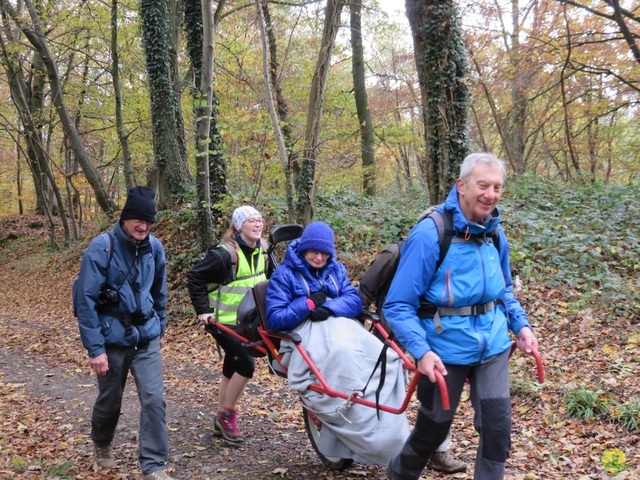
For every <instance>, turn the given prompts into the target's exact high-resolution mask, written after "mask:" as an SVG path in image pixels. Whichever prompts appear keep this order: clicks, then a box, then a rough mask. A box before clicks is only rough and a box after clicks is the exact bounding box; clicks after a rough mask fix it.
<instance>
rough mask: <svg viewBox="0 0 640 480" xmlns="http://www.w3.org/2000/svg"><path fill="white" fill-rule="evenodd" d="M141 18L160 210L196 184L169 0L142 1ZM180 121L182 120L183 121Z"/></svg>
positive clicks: (153, 179) (154, 182)
mask: <svg viewBox="0 0 640 480" xmlns="http://www.w3.org/2000/svg"><path fill="white" fill-rule="evenodd" d="M140 18H141V22H142V32H143V37H144V50H145V57H146V64H147V74H148V77H149V96H150V102H151V121H152V132H153V150H154V154H155V162H154V167H155V171H154V174H153V178H152V179H150V180H151V181H150V182H149V183H151V184H152V185H154V186H156V190H157V195H158V207H159V209H165V208H168V207H171V206H173V205H175V204H176V203H178V202H179V201H180V200H181V199H182V198H184V196H185V194H187V193H188V191H189V190H190V187H191V186H192V184H193V182H192V180H191V176H190V174H189V169H188V166H187V161H186V158H183V156H182V154H183V150H184V148H183V145H181V140H180V136H181V135H183V134H184V133H183V132H184V128H182V130H180V129H181V127H182V122H181V121H179V120H178V117H177V115H178V113H179V110H180V106H179V105H176V95H175V92H174V89H175V88H176V85H175V84H174V77H173V72H172V68H171V58H170V51H169V50H170V34H169V5H168V0H142V1H141V2H140ZM180 118H181V117H180Z"/></svg>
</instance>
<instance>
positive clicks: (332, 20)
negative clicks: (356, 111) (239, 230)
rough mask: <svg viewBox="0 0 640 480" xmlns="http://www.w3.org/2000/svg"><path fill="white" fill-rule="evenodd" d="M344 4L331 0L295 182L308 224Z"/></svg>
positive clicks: (299, 215)
mask: <svg viewBox="0 0 640 480" xmlns="http://www.w3.org/2000/svg"><path fill="white" fill-rule="evenodd" d="M344 3H345V0H327V6H326V8H325V19H324V28H323V32H322V42H321V44H320V51H319V52H318V60H317V62H316V67H315V71H314V74H313V79H312V80H311V87H310V91H309V102H308V110H307V126H306V130H305V140H304V156H303V158H302V160H301V162H300V170H299V171H298V172H297V175H296V182H295V183H296V190H297V194H298V198H297V204H296V216H297V219H298V222H300V223H302V224H304V225H306V224H308V223H309V222H310V221H311V219H312V218H313V197H314V195H315V171H316V164H317V162H318V147H319V144H320V132H321V130H322V107H323V105H324V94H325V88H326V84H327V76H328V74H329V68H330V67H331V54H332V52H333V45H334V43H335V39H336V34H337V33H338V25H339V22H340V13H341V12H342V7H343V6H344Z"/></svg>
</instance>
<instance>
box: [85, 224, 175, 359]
mask: <svg viewBox="0 0 640 480" xmlns="http://www.w3.org/2000/svg"><path fill="white" fill-rule="evenodd" d="M109 233H110V235H111V236H112V238H113V254H112V257H111V261H110V262H108V260H109V249H110V248H111V245H110V240H109V237H108V235H98V236H97V237H95V238H94V239H93V240H92V241H91V243H90V244H89V246H88V247H87V248H86V250H85V251H84V253H83V255H82V264H81V266H80V273H79V274H78V278H77V279H76V280H75V282H74V286H73V296H74V306H75V312H74V313H75V315H76V317H77V318H78V326H79V328H80V336H81V338H82V344H83V346H84V347H85V348H86V349H87V352H88V353H89V356H90V357H97V356H98V355H101V354H102V353H105V347H106V346H107V345H109V346H120V347H133V346H140V345H141V343H140V342H141V341H147V340H153V339H154V338H157V337H162V336H163V335H164V330H165V325H166V312H165V311H166V306H167V281H166V261H165V255H164V249H163V247H162V243H160V241H159V240H158V239H157V238H156V237H154V236H153V235H148V236H147V238H146V239H145V240H143V241H141V242H140V243H139V244H137V245H136V243H135V241H134V240H133V239H131V238H130V237H129V236H128V235H127V234H126V233H125V232H124V230H123V229H122V227H121V226H120V222H118V223H117V224H116V225H115V227H114V228H113V229H112V230H111V231H110V232H109ZM107 265H108V267H107ZM107 275H108V278H107ZM105 285H108V286H109V287H110V288H112V289H118V287H119V290H118V293H119V295H118V296H119V302H118V304H117V305H114V306H108V307H100V306H99V305H98V303H97V302H98V296H99V295H100V291H101V290H102V288H103V287H105ZM125 315H129V316H131V315H136V316H137V317H142V318H143V319H146V321H145V320H142V322H144V323H141V324H140V325H137V326H135V327H133V328H131V329H129V332H128V333H127V330H126V329H125V327H124V325H123V323H122V319H123V318H124V316H125Z"/></svg>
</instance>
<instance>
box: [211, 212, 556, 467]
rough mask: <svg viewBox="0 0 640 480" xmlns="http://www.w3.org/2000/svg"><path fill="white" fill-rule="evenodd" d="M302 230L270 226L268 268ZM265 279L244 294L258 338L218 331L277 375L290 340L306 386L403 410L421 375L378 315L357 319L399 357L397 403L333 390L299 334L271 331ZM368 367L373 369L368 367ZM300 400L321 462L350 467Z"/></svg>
mask: <svg viewBox="0 0 640 480" xmlns="http://www.w3.org/2000/svg"><path fill="white" fill-rule="evenodd" d="M302 231H303V227H302V226H300V225H297V224H285V225H278V226H276V227H274V228H273V229H272V230H271V231H270V233H269V247H268V249H267V252H266V253H267V257H268V262H270V263H271V265H270V268H271V271H273V270H275V268H277V267H278V266H279V262H278V260H277V258H276V249H277V246H278V245H281V244H283V243H284V242H286V243H288V242H290V241H291V240H294V239H296V238H298V237H299V236H300V235H301V234H302ZM268 282H269V281H268V280H266V281H262V282H259V283H257V284H256V285H255V286H254V287H253V288H252V289H251V290H250V291H249V293H248V294H247V295H253V301H254V303H255V307H256V310H257V315H258V318H259V326H258V327H257V330H258V334H259V337H260V338H259V339H258V340H256V341H252V340H250V339H248V338H246V337H244V336H242V335H241V334H239V333H238V332H237V330H236V329H234V328H233V327H230V326H228V325H224V324H221V323H215V322H214V323H212V326H213V327H214V328H217V329H219V331H221V332H224V333H226V334H228V335H231V336H233V337H235V338H237V339H239V340H240V341H241V342H242V343H243V346H244V347H245V348H246V349H248V351H250V352H251V354H252V355H253V356H257V357H262V356H264V357H266V359H267V362H268V364H269V370H270V371H271V372H272V373H273V374H275V375H278V376H280V377H283V378H286V377H287V368H286V366H285V365H284V364H283V357H282V355H281V354H280V352H279V347H280V342H281V341H283V340H286V341H289V342H291V343H293V345H294V346H295V348H296V349H297V351H298V352H299V354H300V355H301V356H302V358H304V360H305V362H306V363H307V364H308V366H309V369H310V370H311V372H312V374H313V376H314V377H315V379H316V381H315V382H314V383H312V384H311V385H310V386H309V389H310V390H313V391H316V392H319V393H322V394H324V395H328V396H330V397H332V398H341V399H344V400H345V401H348V402H352V403H354V404H359V405H364V406H366V407H370V408H377V409H379V410H380V411H383V412H388V413H392V414H401V413H403V412H404V411H405V410H406V408H407V406H408V404H409V402H410V401H411V398H412V396H413V393H414V391H415V390H416V388H417V386H418V382H419V380H420V377H421V374H420V372H419V371H418V370H417V368H416V366H415V364H414V363H413V361H412V360H411V359H410V358H408V357H407V355H406V354H405V352H404V350H403V349H402V348H401V346H400V345H399V344H398V343H397V342H396V341H395V340H394V338H393V336H392V335H390V332H388V331H387V330H386V329H385V327H384V326H383V323H382V322H381V321H380V319H379V317H378V316H377V315H375V314H373V313H370V312H368V311H364V310H363V312H362V314H361V315H360V318H358V320H360V321H361V322H362V323H363V324H366V325H367V326H368V328H369V330H370V331H371V332H372V333H374V334H375V335H376V336H377V337H378V338H379V339H381V340H382V341H383V343H384V344H385V345H387V347H388V348H390V349H392V350H393V351H394V352H396V354H397V355H398V356H399V357H400V359H401V361H402V363H403V368H404V369H405V370H406V372H407V375H408V388H407V390H406V394H405V396H404V400H403V401H402V403H401V404H400V405H384V404H378V403H376V402H374V401H371V400H368V399H365V398H362V396H361V391H354V392H344V391H339V390H336V389H334V388H333V387H332V386H331V385H329V383H328V382H327V381H326V380H325V378H324V376H323V375H322V372H320V371H319V370H318V368H317V367H316V365H315V364H314V362H313V359H312V358H311V357H310V355H309V354H308V352H307V350H306V349H305V347H304V345H302V343H301V339H300V337H299V336H298V335H297V334H296V333H295V332H274V331H270V330H269V328H268V327H267V324H266V305H265V298H266V293H267V285H268ZM514 350H515V344H514V346H513V348H512V351H511V352H512V353H513V351H514ZM533 356H534V358H535V360H536V366H537V370H538V381H539V382H540V383H543V382H544V370H543V366H542V361H541V358H540V355H539V354H538V352H537V351H535V352H534V353H533ZM372 368H374V367H373V366H372ZM435 373H436V381H437V383H438V387H439V391H440V399H441V402H442V405H443V407H444V408H445V409H447V410H448V409H449V408H450V404H449V396H448V391H447V387H446V382H445V380H444V377H443V376H442V375H441V374H440V372H438V371H436V372H435ZM300 399H301V402H302V415H303V419H304V426H305V431H306V433H307V436H308V437H309V441H310V442H311V445H312V447H313V449H314V451H315V452H316V454H317V455H318V457H319V458H320V460H321V461H322V463H323V464H324V465H325V466H327V467H328V468H330V469H333V470H344V469H346V468H348V467H350V466H351V464H352V463H353V460H352V459H350V458H336V457H327V456H325V455H324V454H323V453H322V452H321V451H320V450H319V448H318V438H319V434H320V431H321V430H322V428H323V425H322V422H321V421H320V419H319V418H318V417H317V416H316V415H315V414H314V413H313V411H312V410H311V409H310V408H307V406H306V405H305V403H304V399H302V397H300Z"/></svg>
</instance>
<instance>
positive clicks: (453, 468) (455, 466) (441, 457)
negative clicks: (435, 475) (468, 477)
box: [427, 450, 467, 473]
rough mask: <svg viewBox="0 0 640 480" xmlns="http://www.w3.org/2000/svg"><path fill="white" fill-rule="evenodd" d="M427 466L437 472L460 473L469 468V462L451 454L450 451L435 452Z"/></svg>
mask: <svg viewBox="0 0 640 480" xmlns="http://www.w3.org/2000/svg"><path fill="white" fill-rule="evenodd" d="M427 467H428V468H430V469H431V470H435V471H436V472H444V473H458V472H464V471H465V470H466V469H467V464H466V463H464V462H463V461H462V460H458V459H457V458H456V457H454V456H453V455H451V454H450V453H449V451H448V450H447V451H446V452H433V453H432V454H431V457H430V458H429V463H427Z"/></svg>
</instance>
